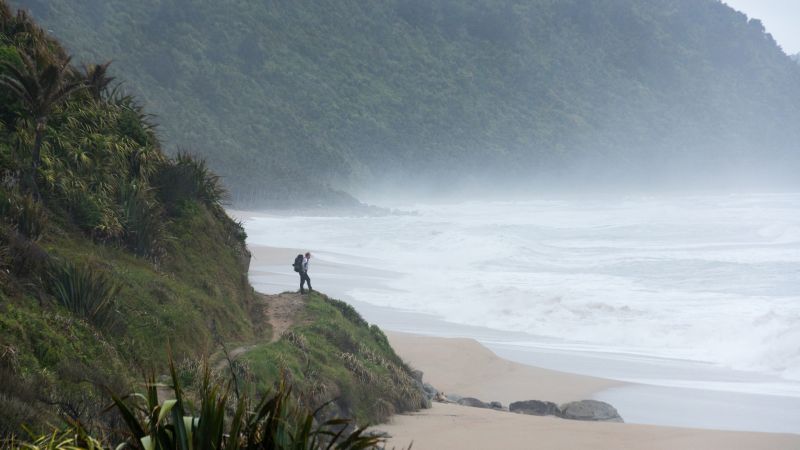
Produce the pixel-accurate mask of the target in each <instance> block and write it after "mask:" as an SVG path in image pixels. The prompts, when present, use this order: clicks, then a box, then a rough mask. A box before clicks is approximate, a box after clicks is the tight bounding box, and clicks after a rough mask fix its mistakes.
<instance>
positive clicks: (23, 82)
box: [0, 53, 85, 191]
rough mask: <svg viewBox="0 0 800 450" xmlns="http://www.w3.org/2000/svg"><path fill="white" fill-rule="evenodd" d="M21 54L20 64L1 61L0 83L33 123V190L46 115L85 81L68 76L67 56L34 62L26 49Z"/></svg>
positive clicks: (39, 160) (82, 85) (47, 116)
mask: <svg viewBox="0 0 800 450" xmlns="http://www.w3.org/2000/svg"><path fill="white" fill-rule="evenodd" d="M20 57H21V59H22V65H16V64H13V63H11V62H9V61H3V62H0V86H3V87H5V88H6V89H8V91H10V92H11V93H12V94H13V96H14V97H15V98H16V99H17V100H19V101H20V103H21V104H22V106H23V108H24V109H25V113H26V114H27V116H28V118H30V119H31V120H32V121H33V122H34V124H35V134H34V136H35V138H34V143H33V148H32V149H31V157H32V162H31V170H32V173H31V182H32V185H31V188H32V189H34V191H36V172H37V170H38V168H39V164H40V162H41V149H42V141H43V139H44V133H45V130H46V128H47V119H48V118H49V117H50V115H51V114H52V113H53V110H54V109H55V108H56V107H58V106H59V105H61V104H62V103H63V102H64V101H66V99H67V98H68V97H69V96H70V95H71V94H72V93H74V92H75V91H77V90H78V89H81V88H83V87H84V86H85V85H84V82H83V81H76V80H74V79H72V78H71V77H70V76H69V75H70V70H71V69H70V66H69V62H70V58H66V59H65V60H63V61H61V62H50V61H48V62H45V63H43V64H37V62H36V61H34V59H33V58H32V57H31V56H29V55H27V54H25V53H21V54H20Z"/></svg>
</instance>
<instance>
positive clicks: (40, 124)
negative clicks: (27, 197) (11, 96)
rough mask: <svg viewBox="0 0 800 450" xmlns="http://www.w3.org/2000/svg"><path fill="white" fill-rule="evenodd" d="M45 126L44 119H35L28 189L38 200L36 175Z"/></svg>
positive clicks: (40, 158) (40, 159)
mask: <svg viewBox="0 0 800 450" xmlns="http://www.w3.org/2000/svg"><path fill="white" fill-rule="evenodd" d="M46 126H47V119H46V118H43V117H42V118H39V119H36V132H35V138H34V141H33V150H31V174H30V180H29V181H30V188H31V191H32V192H33V195H34V197H35V198H36V199H38V198H39V186H38V185H37V175H38V174H39V165H40V164H41V162H42V142H43V141H44V131H45V128H46Z"/></svg>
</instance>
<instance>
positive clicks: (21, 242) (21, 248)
mask: <svg viewBox="0 0 800 450" xmlns="http://www.w3.org/2000/svg"><path fill="white" fill-rule="evenodd" d="M49 259H50V258H49V256H48V255H47V252H46V251H45V250H44V249H43V248H42V247H40V246H39V244H37V243H36V242H34V241H31V240H30V239H27V238H25V237H24V236H23V235H22V234H21V233H20V232H19V231H17V230H16V229H13V228H7V227H4V226H2V225H0V266H6V268H8V269H9V270H10V272H11V273H12V274H14V275H16V276H18V277H28V276H38V275H39V274H41V273H42V272H44V270H45V268H46V266H47V263H48V261H49Z"/></svg>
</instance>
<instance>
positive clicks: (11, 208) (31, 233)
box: [0, 191, 47, 241]
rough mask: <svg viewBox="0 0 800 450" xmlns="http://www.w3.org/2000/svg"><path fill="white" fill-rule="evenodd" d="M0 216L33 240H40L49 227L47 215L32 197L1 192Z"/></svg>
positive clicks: (39, 203)
mask: <svg viewBox="0 0 800 450" xmlns="http://www.w3.org/2000/svg"><path fill="white" fill-rule="evenodd" d="M0 216H3V217H5V218H6V221H7V222H8V223H9V224H10V225H11V226H13V227H14V228H15V229H16V230H17V231H19V232H20V233H21V234H22V235H23V236H25V237H26V238H28V239H31V240H34V241H35V240H38V239H39V238H40V237H41V236H42V234H43V233H44V231H45V228H46V227H47V213H46V212H45V210H44V207H43V206H42V204H41V202H38V201H36V200H35V199H34V198H33V196H32V195H30V194H27V195H20V194H17V193H15V192H3V191H0Z"/></svg>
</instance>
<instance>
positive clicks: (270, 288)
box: [250, 243, 800, 449]
mask: <svg viewBox="0 0 800 450" xmlns="http://www.w3.org/2000/svg"><path fill="white" fill-rule="evenodd" d="M250 248H251V251H253V255H254V257H253V263H252V266H251V273H250V276H251V280H252V281H253V284H254V285H255V286H256V288H257V289H258V290H262V291H267V292H281V291H285V290H287V289H288V290H296V288H295V287H294V285H295V284H296V280H295V278H296V276H295V274H294V273H292V272H290V271H288V270H287V269H288V268H289V267H288V266H289V264H290V260H291V259H292V258H293V256H294V255H296V254H297V253H298V252H300V251H301V250H303V251H305V249H288V248H272V247H268V246H264V245H253V244H252V243H251V244H250ZM317 254H318V255H320V256H321V258H319V259H317V260H316V261H315V262H314V272H313V276H312V278H313V279H314V280H315V286H317V287H318V288H322V290H324V291H325V292H327V293H329V294H331V295H334V296H336V297H339V298H342V299H345V300H347V301H349V302H351V303H353V305H354V306H355V307H356V308H357V309H358V311H359V312H360V313H361V314H362V315H363V316H364V317H365V319H367V320H368V321H369V322H371V323H376V324H377V325H379V326H380V327H381V328H382V329H384V330H385V331H387V334H389V335H396V334H398V332H399V333H406V334H407V333H409V332H410V333H411V334H413V335H416V338H418V339H422V340H429V339H438V338H439V337H462V338H463V337H478V340H479V341H481V342H482V343H483V345H486V346H488V349H489V351H490V353H492V354H493V355H494V356H495V357H497V355H496V354H499V355H500V359H502V360H503V361H505V362H506V363H514V364H517V363H522V364H521V365H524V366H526V367H530V368H532V369H535V370H542V369H545V370H547V369H552V367H549V366H550V365H548V364H535V363H531V362H530V361H529V360H528V359H529V358H528V357H522V358H520V357H513V356H514V355H511V356H512V357H511V358H509V355H507V354H506V353H507V352H505V351H498V350H503V346H504V345H507V344H508V342H512V341H513V340H514V339H509V335H513V334H514V333H504V332H498V331H494V330H489V329H483V328H480V327H471V326H467V325H458V324H453V323H450V322H445V321H444V320H443V319H442V318H439V317H436V316H430V315H426V314H422V313H417V312H413V311H407V310H398V309H392V308H387V307H381V306H375V305H371V304H366V303H363V302H358V301H355V300H354V299H352V298H350V297H349V296H348V295H347V294H346V292H347V291H348V290H349V289H350V288H351V287H352V286H359V287H365V286H372V287H383V282H384V280H385V279H389V278H392V277H393V276H395V275H396V274H393V273H391V272H386V271H381V270H375V269H366V268H363V267H358V266H352V265H347V264H342V263H340V262H338V260H339V258H338V256H339V255H336V254H327V253H325V252H324V251H318V252H317ZM287 256H288V257H289V258H287ZM287 261H288V262H287ZM284 266H286V267H284ZM512 337H514V336H512ZM468 340H469V339H468ZM395 344H396V343H393V346H395ZM478 345H480V344H478ZM484 348H485V347H484ZM515 349H516V350H520V348H519V347H515ZM524 350H525V352H526V354H527V355H528V356H530V355H534V354H535V355H536V357H537V358H541V357H543V356H544V357H545V358H546V361H550V359H552V358H551V356H548V355H547V353H548V352H547V351H544V352H542V351H541V349H539V351H538V352H537V350H536V349H524ZM398 353H399V354H401V356H402V357H404V358H407V356H406V355H404V354H403V353H402V351H401V350H398ZM592 356H593V357H595V361H592V360H591V359H589V360H587V361H584V362H583V363H584V364H590V365H591V367H590V369H591V370H594V369H596V368H597V363H602V362H603V361H599V362H598V361H596V358H598V357H599V358H601V359H602V358H605V357H607V356H608V355H596V354H595V355H592ZM624 356H626V357H627V356H629V355H624ZM407 359H408V358H407ZM556 359H558V358H556ZM515 361H516V362H515ZM679 362H681V361H679ZM531 366H532V367H531ZM643 367H644V366H643ZM418 368H419V369H420V370H423V372H426V376H425V381H426V382H430V377H431V376H433V373H434V372H435V371H434V372H431V371H430V368H429V369H428V370H426V368H425V367H422V366H419V367H418ZM622 368H623V369H625V370H628V367H626V366H623V367H622ZM443 370H448V369H447V368H444V369H443ZM451 372H453V371H452V370H451ZM554 372H558V373H566V372H569V374H570V376H575V375H577V376H581V375H578V374H579V373H581V371H580V370H567V371H564V370H555V371H554ZM584 372H585V371H584ZM584 375H585V373H584ZM587 378H594V379H601V378H602V377H596V376H595V377H587ZM603 381H604V383H606V384H603V385H596V387H597V389H594V390H590V391H585V392H584V393H587V394H589V395H587V396H585V397H586V398H597V399H599V400H605V401H608V402H609V403H611V404H612V405H614V406H615V407H618V409H619V404H620V403H619V400H618V399H608V398H605V397H604V393H609V392H614V393H616V394H619V393H620V392H622V398H631V397H632V396H633V397H640V398H644V399H647V396H646V395H644V396H642V395H640V393H637V392H636V391H635V389H638V388H639V387H641V385H637V384H631V383H625V382H622V381H615V380H603ZM431 384H433V385H434V387H436V388H438V389H439V390H442V391H445V392H447V391H446V390H445V387H447V385H443V386H441V387H440V386H437V385H436V384H435V383H433V382H431ZM456 389H458V388H456ZM483 389H484V390H477V391H476V392H456V391H453V390H451V391H450V392H451V393H455V394H459V395H464V396H474V397H478V398H480V399H481V400H484V401H487V402H489V401H494V400H498V401H501V402H502V403H503V404H504V406H507V405H506V402H505V401H503V400H500V399H502V398H509V399H511V398H510V397H503V395H500V394H497V395H494V397H496V398H490V397H492V395H491V390H490V388H489V387H486V386H484V387H483ZM695 392H697V391H695V390H689V391H686V390H680V389H678V390H672V391H669V394H670V395H673V396H674V395H681V396H688V397H689V398H688V399H686V400H688V401H689V402H690V403H691V402H692V401H695V402H696V400H697V399H695V398H693V397H694V395H692V394H693V393H695ZM699 392H706V391H699ZM712 392H713V391H712ZM718 394H719V396H721V397H725V396H727V395H728V394H729V392H728V391H719V392H718ZM578 396H580V395H578ZM514 397H516V398H513V400H525V399H541V400H548V398H546V397H545V396H541V397H539V398H537V397H535V396H531V397H530V398H521V397H522V396H516V395H515V396H514ZM573 397H574V396H573ZM776 398H778V397H776ZM781 398H782V397H781ZM551 399H553V400H560V399H559V398H556V396H552V397H551ZM648 401H649V400H648ZM722 406H723V407H724V405H722ZM690 407H691V405H690ZM669 413H670V414H673V413H675V411H670V412H669ZM422 414H424V413H422ZM473 414H477V413H474V412H471V413H469V414H467V416H471V415H473ZM506 414H508V413H506ZM620 414H621V415H622V416H623V418H625V419H628V418H627V417H626V414H625V411H622V410H621V411H620ZM511 415H512V416H518V415H516V414H511ZM679 415H682V414H680V412H679ZM412 416H413V415H412ZM412 416H409V417H412ZM404 417H406V416H398V418H397V420H398V422H394V424H401V423H405V422H404V421H405V420H406V419H405V418H404ZM500 417H505V416H500ZM526 419H530V417H527V416H526ZM534 419H543V418H537V417H534ZM544 419H547V418H544ZM752 419H754V420H758V418H757V417H756V416H753V417H752ZM420 420H422V419H420ZM425 420H432V421H434V422H436V420H437V419H434V418H427V419H425ZM667 422H668V421H666V420H663V421H662V420H660V419H659V421H658V423H656V424H655V425H639V424H641V423H647V422H642V421H639V422H638V423H639V424H636V425H634V424H631V423H627V424H625V425H624V426H625V427H626V428H625V430H632V429H633V428H627V427H634V428H636V427H650V428H653V429H657V430H658V429H662V428H663V429H668V430H673V431H671V433H679V434H682V435H693V436H694V435H698V434H697V433H700V435H702V434H703V433H704V432H708V433H711V434H712V435H714V436H723V435H726V436H727V435H728V434H732V435H737V436H738V435H740V434H745V435H749V434H748V433H751V434H753V435H756V436H761V437H762V438H763V439H762V440H763V441H764V442H773V441H772V438H766V437H765V436H776V437H780V439H789V441H785V442H791V445H792V447H787V446H785V445H783V446H782V445H778V444H775V443H773V444H774V445H771V446H770V445H766V444H765V446H763V447H759V446H746V447H736V446H730V445H727V444H725V445H726V446H727V447H729V448H754V449H760V448H794V447H796V448H800V435H797V434H779V433H786V432H787V431H785V430H777V431H774V430H770V431H768V432H755V433H753V432H751V431H716V430H719V429H724V428H725V427H708V426H705V427H703V426H697V425H695V424H691V425H688V427H689V428H686V426H687V425H684V424H678V426H679V427H683V428H675V427H674V426H671V425H674V424H668V423H667ZM582 425H584V426H586V425H591V424H588V423H582ZM392 426H394V425H392ZM420 426H421V425H420ZM650 428H646V429H647V430H649V429H650ZM704 428H705V429H704ZM636 429H637V430H638V429H639V428H636ZM675 430H677V431H675ZM623 433H627V432H623ZM719 433H722V434H719ZM726 433H728V434H726ZM788 433H796V431H795V429H794V428H791V429H790V430H789V431H788ZM656 434H658V433H656ZM397 436H398V437H399V436H402V434H397ZM698 436H699V435H698ZM786 436H788V437H786ZM745 440H746V439H745ZM734 441H735V442H738V441H737V440H734ZM734 441H731V442H734ZM725 442H727V441H725ZM757 442H759V440H756V441H754V442H753V443H754V445H755V444H756V443H757ZM393 445H401V444H400V443H399V442H397V443H393ZM403 445H407V443H406V444H403ZM414 448H419V447H418V443H415V446H414ZM554 448H557V447H554ZM601 448H604V447H601ZM634 448H636V447H634ZM638 448H641V447H638ZM647 448H650V447H647ZM653 448H660V447H653ZM664 448H668V447H664ZM672 448H677V447H672ZM685 448H715V447H713V446H711V447H709V446H705V447H702V446H701V447H691V446H688V447H685Z"/></svg>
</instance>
